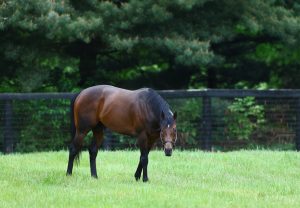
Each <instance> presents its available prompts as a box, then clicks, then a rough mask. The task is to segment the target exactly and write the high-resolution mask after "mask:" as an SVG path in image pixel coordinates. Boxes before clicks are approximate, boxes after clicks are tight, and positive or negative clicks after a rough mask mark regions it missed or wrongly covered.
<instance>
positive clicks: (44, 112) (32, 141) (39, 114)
mask: <svg viewBox="0 0 300 208" xmlns="http://www.w3.org/2000/svg"><path fill="white" fill-rule="evenodd" d="M13 107H14V113H15V114H16V115H19V116H20V115H22V118H23V119H18V120H16V121H15V122H17V123H14V125H15V126H19V127H21V128H20V129H18V131H17V132H16V133H17V134H16V136H17V137H16V139H17V144H16V149H15V150H16V151H17V152H33V151H50V150H61V149H64V148H65V147H66V146H67V144H68V143H69V142H70V141H71V135H70V127H69V126H70V124H69V120H70V119H69V118H70V115H69V111H68V110H69V101H65V100H54V101H51V100H50V101H49V100H41V101H26V102H25V101H24V102H15V103H14V104H13ZM24 109H26V111H24Z"/></svg>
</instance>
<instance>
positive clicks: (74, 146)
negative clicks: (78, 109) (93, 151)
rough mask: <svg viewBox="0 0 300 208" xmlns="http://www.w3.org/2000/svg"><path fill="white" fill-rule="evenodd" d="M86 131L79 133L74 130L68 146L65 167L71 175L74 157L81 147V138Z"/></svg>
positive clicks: (77, 154)
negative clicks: (67, 160) (67, 157)
mask: <svg viewBox="0 0 300 208" xmlns="http://www.w3.org/2000/svg"><path fill="white" fill-rule="evenodd" d="M85 135H86V133H80V132H78V131H76V134H75V137H74V139H73V141H72V143H71V144H70V146H69V162H68V168H67V175H72V170H73V163H74V159H75V158H78V157H79V153H80V150H81V148H82V142H83V138H84V137H85Z"/></svg>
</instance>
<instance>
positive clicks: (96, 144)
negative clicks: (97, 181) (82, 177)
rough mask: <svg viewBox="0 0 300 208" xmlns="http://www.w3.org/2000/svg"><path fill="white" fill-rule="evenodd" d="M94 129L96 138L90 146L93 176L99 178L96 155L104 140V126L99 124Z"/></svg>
mask: <svg viewBox="0 0 300 208" xmlns="http://www.w3.org/2000/svg"><path fill="white" fill-rule="evenodd" d="M92 130H93V135H94V139H93V141H92V143H91V145H90V147H89V153H90V168H91V176H92V177H94V178H98V176H97V168H96V157H97V154H98V149H99V147H100V145H101V143H102V141H103V126H102V125H100V124H99V125H97V126H96V127H95V128H93V129H92Z"/></svg>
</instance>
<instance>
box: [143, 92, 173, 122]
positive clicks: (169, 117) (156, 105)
mask: <svg viewBox="0 0 300 208" xmlns="http://www.w3.org/2000/svg"><path fill="white" fill-rule="evenodd" d="M143 97H144V101H145V102H146V103H147V105H148V106H149V107H150V108H151V111H152V112H153V114H154V115H155V117H156V118H158V120H159V121H160V126H161V127H165V126H167V125H172V124H173V122H174V118H173V113H172V111H171V110H170V106H169V104H168V103H167V102H166V101H165V100H164V99H163V98H162V97H161V96H160V95H159V94H158V93H157V92H155V91H154V90H153V89H151V88H146V89H145V91H144V93H143ZM162 112H163V114H164V119H163V120H162V119H161V116H162Z"/></svg>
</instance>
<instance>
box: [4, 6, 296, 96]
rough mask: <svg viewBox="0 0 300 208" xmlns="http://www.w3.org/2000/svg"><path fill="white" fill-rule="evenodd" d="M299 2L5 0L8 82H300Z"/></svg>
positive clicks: (25, 87) (11, 87)
mask: <svg viewBox="0 0 300 208" xmlns="http://www.w3.org/2000/svg"><path fill="white" fill-rule="evenodd" d="M299 37H300V3H299V2H298V1H289V0H267V1H266V0H254V1H253V0H251V1H250V0H218V1H217V0H189V1H182V0H174V1H169V0H162V1H153V0H145V1H139V0H132V1H129V0H128V1H125V0H124V1H123V0H111V1H99V0H85V1H83V0H77V1H75V0H28V1H23V0H0V48H1V50H0V69H1V70H0V76H1V80H0V82H1V85H0V86H1V88H0V90H1V91H71V90H76V89H78V88H83V87H87V86H90V85H95V84H104V83H106V84H114V85H118V86H121V87H129V88H138V87H143V86H149V87H154V88H157V89H167V88H189V87H194V88H195V87H196V88H201V87H210V88H220V87H223V88H245V87H246V88H260V87H265V88H299V87H300V86H299V85H300V84H299V82H298V80H299V78H300V73H299V72H298V70H299V66H300V48H299V45H300V41H299Z"/></svg>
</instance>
